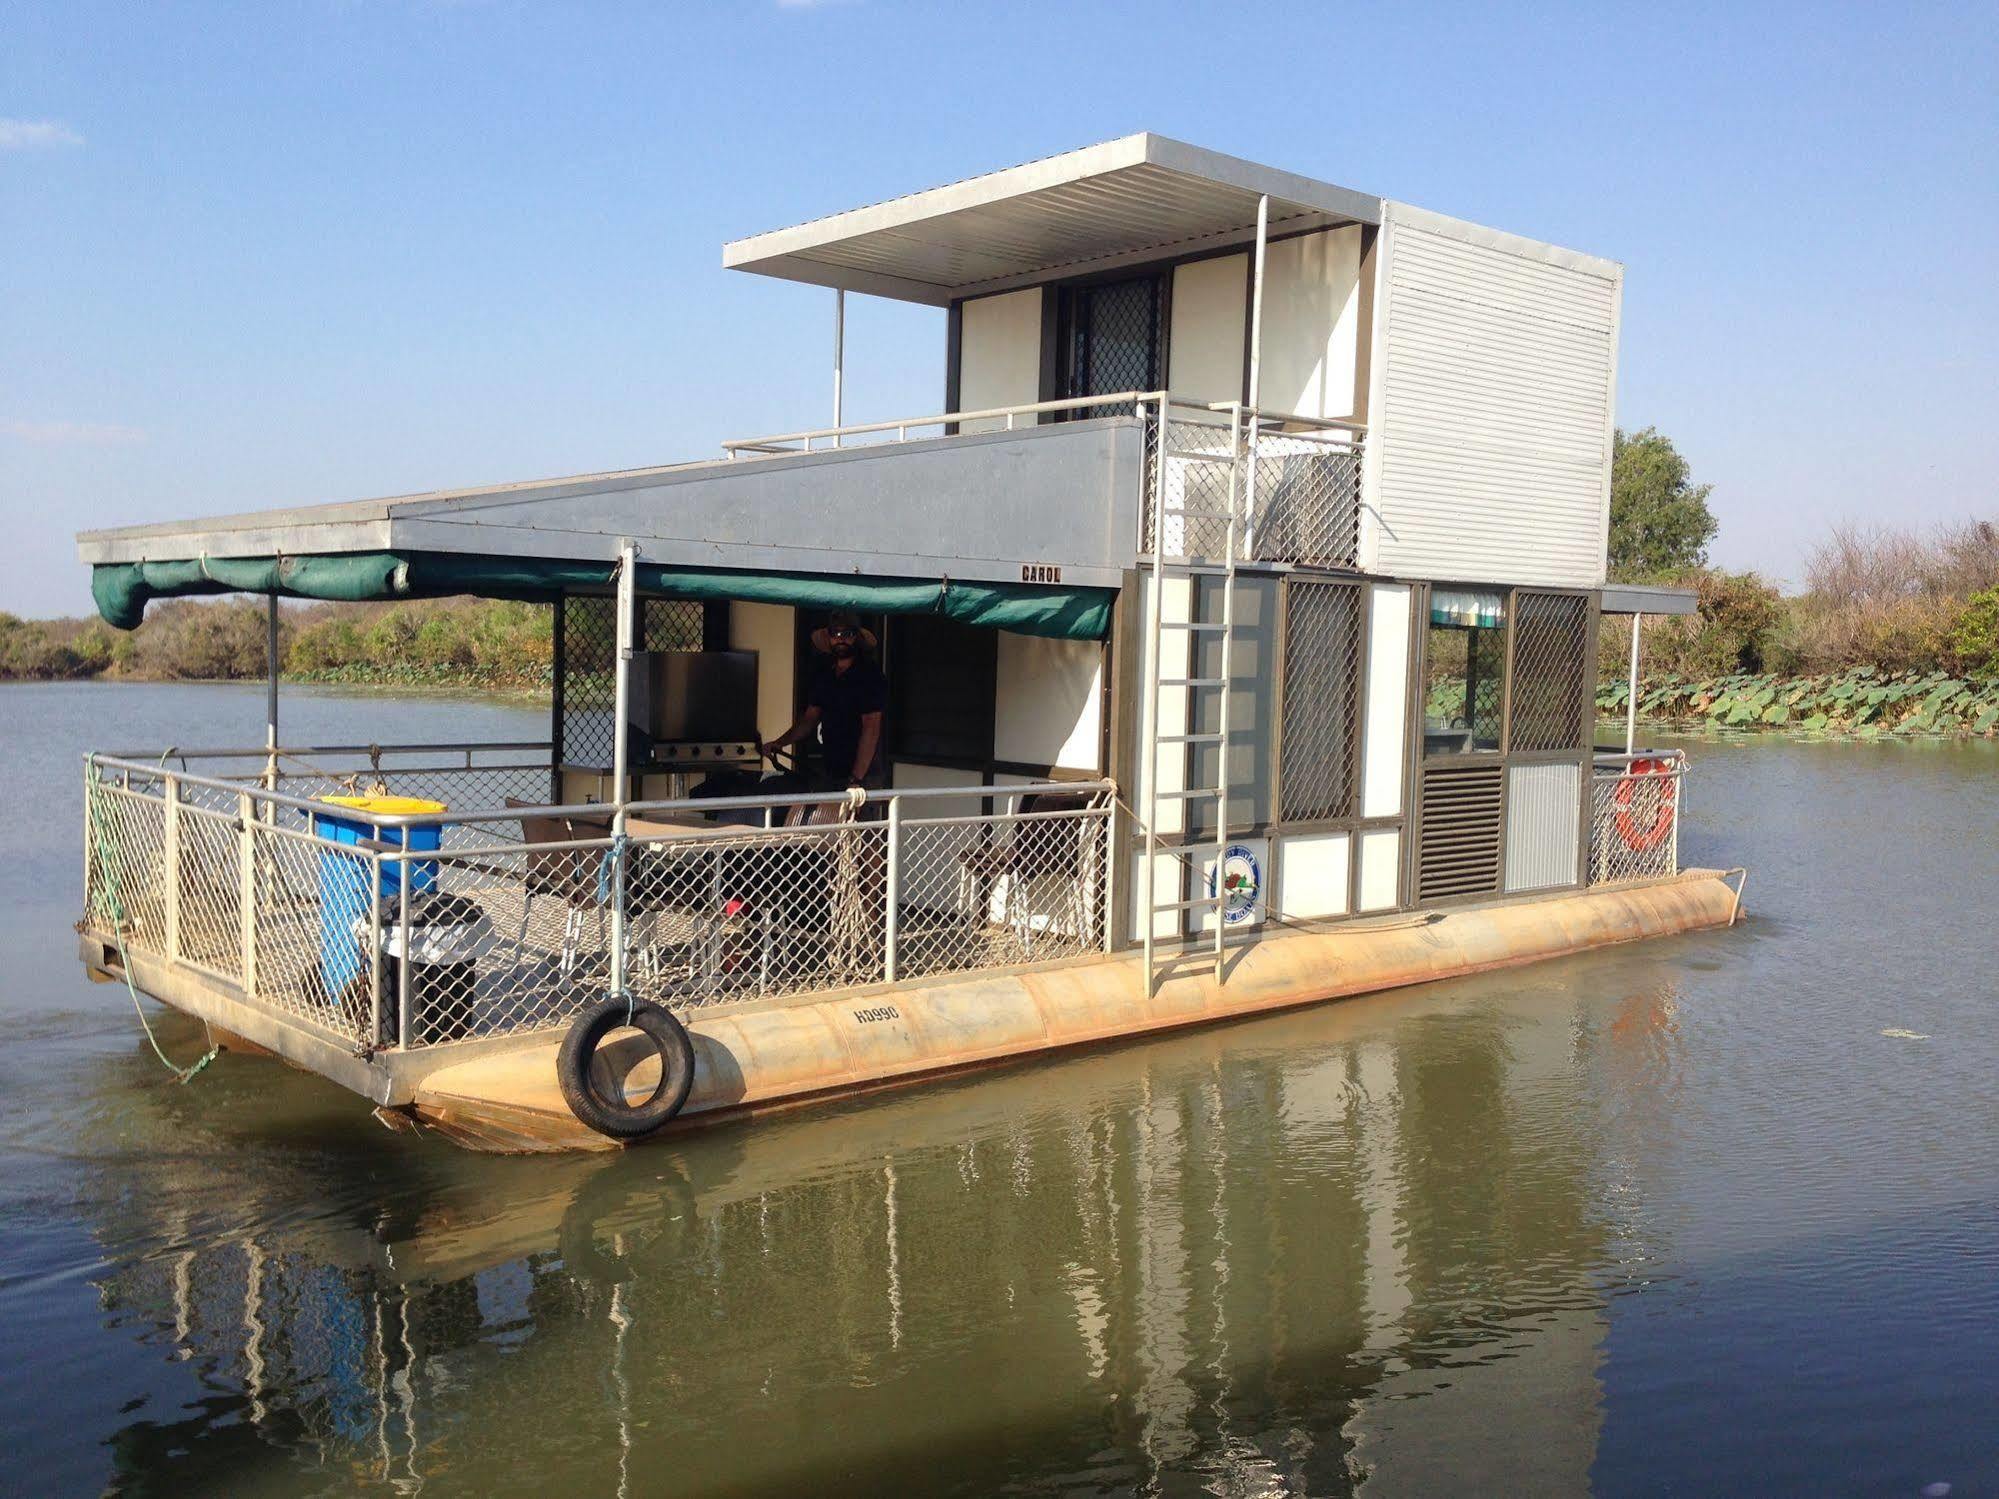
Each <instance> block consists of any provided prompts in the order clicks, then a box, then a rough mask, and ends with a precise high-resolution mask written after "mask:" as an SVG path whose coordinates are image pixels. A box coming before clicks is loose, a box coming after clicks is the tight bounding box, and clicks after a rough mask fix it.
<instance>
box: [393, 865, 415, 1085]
mask: <svg viewBox="0 0 1999 1499" xmlns="http://www.w3.org/2000/svg"><path fill="white" fill-rule="evenodd" d="M402 832H403V857H402V862H401V863H399V864H397V865H396V895H397V900H396V1050H398V1051H408V1050H409V1049H410V1036H411V1032H410V878H411V876H412V875H414V874H415V873H416V867H415V866H414V865H413V864H411V863H410V830H409V829H408V828H407V827H405V828H404V829H403V830H402Z"/></svg>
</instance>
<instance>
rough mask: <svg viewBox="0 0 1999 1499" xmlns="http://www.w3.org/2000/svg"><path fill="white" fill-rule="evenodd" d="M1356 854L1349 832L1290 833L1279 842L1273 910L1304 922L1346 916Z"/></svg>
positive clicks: (1272, 900) (1274, 875)
mask: <svg viewBox="0 0 1999 1499" xmlns="http://www.w3.org/2000/svg"><path fill="white" fill-rule="evenodd" d="M1352 854H1353V841H1352V839H1351V837H1350V836H1349V835H1348V834H1346V833H1286V834H1285V835H1284V836H1282V837H1281V838H1279V839H1278V840H1277V857H1276V860H1275V863H1276V869H1275V870H1274V871H1273V879H1274V882H1275V891H1274V893H1273V894H1272V896H1271V900H1270V905H1271V909H1272V910H1274V911H1279V912H1282V913H1283V914H1284V915H1285V916H1288V917H1295V918H1297V919H1298V920H1300V921H1305V920H1309V919H1311V918H1312V917H1314V916H1344V915H1345V914H1346V911H1347V903H1348V877H1349V860H1350V859H1351V858H1352Z"/></svg>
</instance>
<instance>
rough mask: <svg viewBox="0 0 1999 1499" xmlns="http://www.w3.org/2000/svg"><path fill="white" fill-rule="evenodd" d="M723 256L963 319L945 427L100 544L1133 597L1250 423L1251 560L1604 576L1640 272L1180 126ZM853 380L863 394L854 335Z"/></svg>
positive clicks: (943, 402)
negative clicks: (447, 557)
mask: <svg viewBox="0 0 1999 1499" xmlns="http://www.w3.org/2000/svg"><path fill="white" fill-rule="evenodd" d="M1259 214H1261V216H1262V221H1263V226H1264V227H1263V231H1262V232H1263V239H1262V241H1261V253H1262V257H1263V263H1262V266H1261V275H1260V277H1259V274H1258V265H1257V259H1258V253H1259V238H1258V236H1259V229H1258V223H1259ZM722 258H723V264H724V265H725V266H727V267H730V268H733V269H737V270H743V271H751V272H755V273H758V274H762V275H771V276H778V277H783V278H787V279H791V280H796V281H803V282H809V283H813V284H817V285H822V286H827V287H831V288H834V289H836V292H837V294H838V295H839V296H840V297H844V295H845V294H846V293H848V292H854V293H857V294H866V295H871V296H881V297H891V298H896V299H900V300H904V301H910V302H917V303H923V304H927V305H934V306H937V307H941V308H945V309H948V312H947V328H946V333H945V337H946V342H947V353H946V379H945V389H944V390H943V391H941V392H940V393H939V395H940V409H939V410H937V411H934V412H927V413H912V414H910V415H909V416H906V417H899V418H895V419H893V420H887V421H871V422H867V423H862V424H856V425H848V426H845V427H842V426H841V425H840V423H839V421H838V416H839V415H840V414H843V413H840V411H839V398H838V396H837V393H836V396H835V420H834V421H833V422H831V423H829V424H827V425H825V426H819V427H810V428H801V429H800V430H798V431H794V432H789V433H781V434H772V435H765V436H747V437H738V438H732V439H730V440H728V441H726V442H724V443H723V444H722V454H723V456H721V457H719V458H713V459H709V460H705V461H692V462H683V463H677V464H672V465H668V466H663V467H659V468H651V469H640V470H633V471H629V472H624V473H615V474H596V475H583V476H577V477H572V478H566V479H562V480H557V481H550V482H545V483H529V484H513V485H505V486H497V487H491V488H483V489H474V490H458V491H443V492H439V493H435V494H428V495H418V496H410V497H405V498H401V499H396V500H386V501H376V502H366V503H362V504H358V505H341V506H315V507H310V508H307V509H303V510H294V511H277V512H264V513H261V514H259V515H255V516H245V517H236V518H228V519H222V520H215V521H206V522H200V523H183V524H175V525H168V526H147V527H136V528H126V529H122V530H117V531H109V532H98V533H92V534H90V535H87V536H85V537H84V538H83V539H82V548H81V550H82V554H83V557H84V559H85V560H86V561H90V562H95V563H131V562H139V561H144V560H161V559H163V558H170V557H177V558H188V557H197V556H199V557H207V558H216V559H228V558H239V557H268V556H271V555H273V554H274V553H276V552H278V551H280V550H283V551H285V552H286V553H288V554H298V553H301V552H317V553H346V554H353V553H364V552H406V551H443V552H451V553H465V552H468V551H472V550H476V551H478V552H479V553H481V554H484V555H489V556H495V557H520V558H563V559H574V558H577V557H579V556H586V557H597V558H601V559H602V560H604V561H607V562H608V561H611V560H613V559H614V558H615V556H616V555H617V546H618V542H619V539H620V538H627V539H630V540H632V541H634V542H635V543H637V544H638V545H639V546H640V548H641V550H642V551H643V553H644V554H645V556H646V558H647V559H648V560H649V561H653V562H657V563H659V564H662V565H667V566H691V567H723V568H729V567H739V568H756V569H771V568H778V569H785V570H795V571H812V572H825V573H836V574H837V573H853V572H865V573H874V574H893V575H898V576H906V577H914V578H952V579H959V580H967V581H971V580H977V581H985V582H993V583H1001V584H1005V583H1020V582H1022V581H1027V582H1047V581H1053V580H1059V581H1060V582H1062V583H1064V584H1066V585H1072V586H1080V587H1085V588H1116V587H1119V586H1121V584H1122V583H1123V582H1124V581H1125V579H1126V576H1127V574H1128V573H1129V572H1130V571H1131V569H1132V568H1133V567H1134V566H1135V565H1136V563H1137V561H1138V559H1139V558H1140V557H1141V556H1146V555H1149V554H1151V553H1152V552H1153V551H1154V550H1155V548H1154V545H1153V532H1152V527H1151V522H1150V520H1149V519H1148V516H1149V515H1150V513H1151V512H1152V511H1153V510H1155V509H1157V510H1159V511H1161V512H1163V513H1165V514H1166V515H1167V522H1166V530H1165V534H1164V543H1165V547H1166V550H1167V551H1168V552H1169V553H1174V554H1178V553H1185V554H1189V555H1193V554H1198V553H1201V552H1203V551H1205V550H1212V549H1213V548H1214V546H1215V545H1216V544H1217V541H1218V538H1217V537H1215V536H1214V535H1212V534H1210V533H1211V530H1212V528H1208V527H1204V526H1202V525H1200V524H1198V523H1197V524H1193V525H1191V526H1190V525H1187V524H1184V523H1182V522H1178V521H1175V520H1174V519H1173V512H1174V511H1175V510H1176V509H1181V508H1191V509H1199V508H1201V507H1200V504H1199V494H1200V491H1202V490H1203V489H1204V488H1212V487H1215V486H1217V485H1219V484H1222V483H1225V482H1227V480H1226V472H1227V471H1226V470H1224V469H1220V468H1218V466H1217V465H1216V464H1214V463H1213V462H1212V461H1204V460H1205V459H1207V457H1208V455H1211V454H1212V453H1213V452H1214V451H1215V450H1216V449H1217V448H1226V447H1227V446H1228V444H1229V443H1230V439H1229V437H1228V429H1229V424H1230V422H1231V420H1235V421H1237V422H1238V423H1240V424H1241V425H1242V426H1243V427H1244V436H1243V442H1244V445H1245V449H1247V448H1248V447H1249V446H1254V447H1255V449H1256V451H1257V454H1258V457H1259V459H1260V460H1262V461H1261V462H1259V463H1258V464H1257V465H1256V467H1257V469H1258V472H1259V475H1260V476H1261V477H1262V478H1263V479H1264V480H1265V481H1266V484H1265V494H1264V496H1263V498H1262V506H1261V508H1262V512H1263V513H1262V514H1261V515H1260V516H1259V518H1258V521H1257V523H1256V524H1255V525H1254V526H1253V528H1251V529H1249V530H1248V531H1246V533H1245V534H1244V535H1243V536H1242V537H1240V538H1239V539H1238V543H1239V551H1240V553H1241V555H1242V557H1243V559H1244V560H1245V561H1251V562H1265V563H1273V564H1280V565H1281V564H1285V563H1305V564H1310V565H1318V566H1325V567H1333V568H1341V569H1353V570H1358V571H1361V572H1366V573H1372V574H1377V575H1382V576H1390V577H1420V578H1439V579H1443V578H1448V579H1453V580H1457V581H1463V582H1493V583H1505V584H1511V585H1522V584H1529V585H1546V586H1555V587H1564V588H1581V589H1592V588H1596V587H1597V586H1599V585H1600V584H1601V583H1602V581H1603V575H1604V546H1605V539H1606V536H1607V527H1608V493H1609V448H1610V436H1611V425H1612V414H1613V390H1614V381H1615V372H1616V350H1617V322H1618V302H1619V291H1620V286H1621V278H1622V268H1621V267H1620V266H1618V265H1617V264H1616V263H1614V262H1611V261H1607V260H1601V259H1598V258H1595V257H1592V256H1588V255H1583V254H1579V253H1576V252H1574V251H1570V250H1563V249H1559V248H1556V247H1554V246H1551V245H1545V244H1539V243H1536V242H1534V241H1532V240H1527V239H1522V238H1519V237H1517V236H1514V235H1509V234H1503V233H1499V232H1497V231H1494V230H1489V229H1483V228H1480V227H1478V226H1476V225H1472V224H1467V223H1463V222H1461V221H1458V220H1455V219H1448V218H1444V217H1442V216H1440V215H1437V214H1433V213H1429V212H1426V211H1424V210H1421V209H1417V208H1412V207H1409V206H1408V205H1405V204H1401V203H1396V202H1393V201H1390V200H1387V199H1383V198H1378V197H1375V196H1372V195H1369V194H1365V193H1359V192H1354V191H1351V190H1349V189H1347V188H1343V187H1338V186H1335V185H1333V184H1331V183H1327V182H1320V181H1315V180H1313V179H1310V178H1306V177H1301V176H1297V175H1295V174H1293V173H1289V172H1284V171H1280V170H1277V169H1274V168H1270V167H1264V166H1259V165H1257V164H1255V163H1252V162H1247V161H1242V160H1239V159H1236V158H1234V157H1229V156H1224V155H1221V154H1219V153H1216V152H1212V151H1207V150H1203V149H1200V148H1197V147H1194V146H1189V145H1185V144H1182V143H1180V142H1178V141H1173V140H1169V139H1166V138H1163V137H1160V136H1156V135H1133V136H1128V137H1125V138H1123V139H1120V140H1115V141H1110V142H1107V143H1105V144H1102V145H1098V146H1092V147H1089V148H1087V149H1084V150H1080V151H1072V152H1068V153H1065V154H1063V155H1060V156H1054V157H1049V158H1046V159H1044V160H1041V161H1037V162H1030V163H1028V164H1026V165H1023V166H1017V167H1012V168H1009V169H1007V170H1004V171H999V172H993V173H989V174H987V175H985V176H981V177H974V178H970V179H967V180H965V181H963V182H958V183H954V184H951V185H950V186H946V187H939V188H933V189H931V190H929V191H926V192H918V193H913V194H910V195H908V196H906V197H900V198H894V199H890V200H888V201H886V202H883V203H878V204H875V205H873V206H871V207H867V208H859V209H854V210H851V211H849V212H846V213H841V214H836V215H834V216H832V217H830V218H824V219H819V220H815V221H813V222H811V223H806V224H801V225H798V226H796V227H794V228H789V229H780V230H775V231H773V232H770V233H766V234H759V235H756V236H753V237H751V238H748V239H742V240H737V241H735V242H733V243H731V244H729V245H727V246H725V247H724V250H723V256H722ZM1259 323H1260V326H1258V324H1259ZM830 362H831V364H832V366H833V369H834V371H835V376H834V383H835V388H836V392H837V388H838V369H839V363H840V351H839V335H838V334H837V332H836V335H835V348H834V350H833V355H832V359H831V361H830ZM1162 405H1163V407H1164V421H1165V425H1166V428H1167V430H1166V434H1165V437H1166V440H1165V444H1164V445H1165V448H1166V452H1167V460H1166V463H1165V465H1164V466H1163V468H1156V467H1155V465H1154V464H1153V463H1152V462H1151V458H1152V456H1153V454H1154V452H1155V450H1156V449H1157V448H1158V447H1159V446H1160V442H1159V432H1158V427H1159V425H1160V422H1161V419H1162ZM1245 407H1246V408H1248V409H1249V412H1250V414H1249V415H1247V416H1243V415H1241V414H1240V412H1239V410H1238V408H1245ZM1232 412H1236V413H1237V414H1235V415H1234V416H1232V415H1231V413H1232ZM1190 454H1191V455H1193V456H1191V457H1189V456H1187V455H1190Z"/></svg>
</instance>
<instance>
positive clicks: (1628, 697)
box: [1624, 614, 1645, 755]
mask: <svg viewBox="0 0 1999 1499" xmlns="http://www.w3.org/2000/svg"><path fill="white" fill-rule="evenodd" d="M1644 623H1645V616H1644V615H1642V614H1634V615H1632V616H1631V675H1630V677H1629V678H1628V679H1627V680H1626V684H1625V690H1624V753H1625V754H1627V755H1630V754H1635V753H1637V750H1638V637H1639V635H1640V634H1641V633H1642V631H1643V626H1644Z"/></svg>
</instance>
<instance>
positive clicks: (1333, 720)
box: [1278, 578, 1361, 821]
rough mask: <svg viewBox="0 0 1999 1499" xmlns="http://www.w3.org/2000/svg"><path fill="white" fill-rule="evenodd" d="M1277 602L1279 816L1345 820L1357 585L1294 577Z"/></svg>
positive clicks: (1353, 726) (1351, 799)
mask: <svg viewBox="0 0 1999 1499" xmlns="http://www.w3.org/2000/svg"><path fill="white" fill-rule="evenodd" d="M1284 598H1285V610H1286V613H1285V622H1284V735H1283V739H1282V741H1281V749H1280V754H1279V761H1280V763H1279V766H1278V786H1279V800H1280V803H1281V805H1282V815H1283V817H1284V818H1285V819H1286V820H1287V821H1290V820H1308V819H1314V818H1332V817H1347V816H1350V815H1351V814H1352V813H1353V811H1354V809H1355V801H1356V795H1355V788H1356V785H1357V783H1358V777H1357V775H1356V770H1357V768H1358V765H1359V759H1360V736H1359V725H1360V703H1361V654H1360V652H1361V626H1360V620H1361V613H1360V611H1361V589H1360V585H1359V584H1358V583H1332V582H1316V581H1306V580H1303V579H1299V578H1293V579H1292V580H1291V581H1290V582H1289V584H1287V585H1286V588H1285V592H1284Z"/></svg>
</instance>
